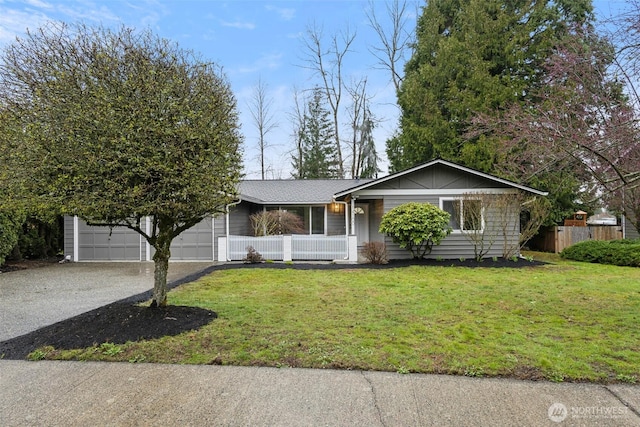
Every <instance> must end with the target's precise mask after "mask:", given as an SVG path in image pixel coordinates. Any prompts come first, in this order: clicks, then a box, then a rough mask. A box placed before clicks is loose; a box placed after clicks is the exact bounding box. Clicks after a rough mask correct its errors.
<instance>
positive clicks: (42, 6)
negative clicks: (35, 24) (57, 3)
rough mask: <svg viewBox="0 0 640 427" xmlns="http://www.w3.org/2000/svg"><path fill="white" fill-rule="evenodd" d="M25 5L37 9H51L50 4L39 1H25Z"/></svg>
mask: <svg viewBox="0 0 640 427" xmlns="http://www.w3.org/2000/svg"><path fill="white" fill-rule="evenodd" d="M25 3H26V4H28V5H29V6H32V7H37V8H38V9H49V10H51V9H53V5H52V4H51V3H47V2H44V1H40V0H26V1H25Z"/></svg>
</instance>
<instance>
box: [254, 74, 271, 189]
mask: <svg viewBox="0 0 640 427" xmlns="http://www.w3.org/2000/svg"><path fill="white" fill-rule="evenodd" d="M248 107H249V112H250V113H251V117H252V118H253V124H254V125H255V127H256V129H257V130H258V150H259V151H260V154H259V156H260V171H261V176H262V179H263V180H264V175H265V164H264V155H265V149H266V148H267V147H269V144H268V143H267V139H266V136H267V134H268V133H269V132H271V131H272V130H273V129H275V128H276V127H278V123H277V122H276V121H275V118H274V115H273V112H272V111H271V108H272V107H273V99H272V98H269V97H268V96H267V84H266V83H265V82H264V81H263V80H262V79H259V80H258V83H256V85H255V87H254V88H253V94H252V95H251V99H250V101H249V103H248Z"/></svg>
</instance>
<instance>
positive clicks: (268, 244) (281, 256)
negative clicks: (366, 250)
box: [226, 235, 349, 261]
mask: <svg viewBox="0 0 640 427" xmlns="http://www.w3.org/2000/svg"><path fill="white" fill-rule="evenodd" d="M226 245H227V250H228V259H229V260H231V261H241V260H242V259H243V258H245V257H246V256H247V248H248V247H249V246H252V247H253V248H254V249H255V250H257V251H258V252H260V254H261V255H262V257H263V258H264V259H269V260H273V261H282V260H285V261H288V260H292V261H295V260H317V261H333V260H342V259H346V258H347V257H348V256H349V239H348V238H347V236H315V235H293V236H263V237H252V236H229V237H228V238H227V243H226Z"/></svg>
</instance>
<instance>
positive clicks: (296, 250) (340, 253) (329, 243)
mask: <svg viewBox="0 0 640 427" xmlns="http://www.w3.org/2000/svg"><path fill="white" fill-rule="evenodd" d="M348 249H349V248H348V242H347V236H314V235H298V234H296V235H293V236H291V257H292V259H294V260H296V259H300V260H317V261H332V260H339V259H346V258H347V256H348Z"/></svg>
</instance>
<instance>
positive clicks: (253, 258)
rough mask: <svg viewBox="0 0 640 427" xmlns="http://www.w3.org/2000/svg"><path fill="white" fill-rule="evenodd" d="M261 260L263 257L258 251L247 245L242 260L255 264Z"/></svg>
mask: <svg viewBox="0 0 640 427" xmlns="http://www.w3.org/2000/svg"><path fill="white" fill-rule="evenodd" d="M263 261H264V258H263V257H262V254H261V253H260V252H258V251H257V250H256V249H255V248H254V247H253V246H247V256H246V257H244V258H242V262H244V263H245V264H257V263H260V262H263Z"/></svg>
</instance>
